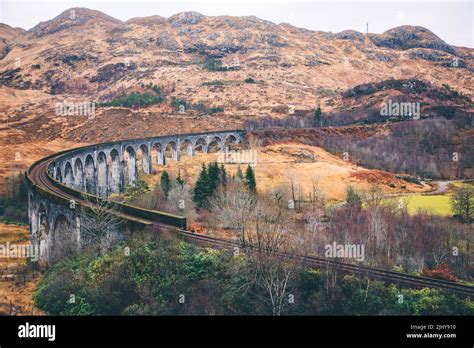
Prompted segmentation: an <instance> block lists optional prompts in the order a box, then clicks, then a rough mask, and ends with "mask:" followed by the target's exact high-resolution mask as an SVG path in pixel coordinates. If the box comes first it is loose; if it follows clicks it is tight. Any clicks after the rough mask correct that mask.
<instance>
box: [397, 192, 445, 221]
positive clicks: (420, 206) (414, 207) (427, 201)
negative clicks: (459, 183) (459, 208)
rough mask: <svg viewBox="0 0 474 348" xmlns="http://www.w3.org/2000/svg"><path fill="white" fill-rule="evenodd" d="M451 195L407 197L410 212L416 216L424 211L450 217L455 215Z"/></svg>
mask: <svg viewBox="0 0 474 348" xmlns="http://www.w3.org/2000/svg"><path fill="white" fill-rule="evenodd" d="M450 198H451V195H433V196H424V195H410V196H409V197H405V199H407V202H408V212H409V213H410V214H416V213H417V212H418V211H420V210H423V211H427V212H429V213H432V214H435V215H442V216H450V215H453V212H452V209H451V205H450V202H449V201H450Z"/></svg>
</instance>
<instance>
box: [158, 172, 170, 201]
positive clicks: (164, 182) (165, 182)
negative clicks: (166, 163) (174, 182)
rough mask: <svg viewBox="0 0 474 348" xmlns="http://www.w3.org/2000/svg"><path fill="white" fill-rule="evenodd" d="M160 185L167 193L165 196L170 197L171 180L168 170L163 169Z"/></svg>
mask: <svg viewBox="0 0 474 348" xmlns="http://www.w3.org/2000/svg"><path fill="white" fill-rule="evenodd" d="M160 185H161V189H162V190H163V192H164V194H165V197H168V193H169V192H170V190H171V180H170V176H169V174H168V172H167V171H166V170H163V173H161V177H160Z"/></svg>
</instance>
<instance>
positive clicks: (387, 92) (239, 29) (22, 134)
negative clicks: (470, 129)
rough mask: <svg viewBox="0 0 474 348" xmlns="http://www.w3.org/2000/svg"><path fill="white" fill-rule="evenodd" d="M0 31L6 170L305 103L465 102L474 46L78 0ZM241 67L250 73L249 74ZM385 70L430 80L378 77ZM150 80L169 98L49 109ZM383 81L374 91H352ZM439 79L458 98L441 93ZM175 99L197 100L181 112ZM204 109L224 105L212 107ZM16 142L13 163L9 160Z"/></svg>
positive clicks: (237, 122)
mask: <svg viewBox="0 0 474 348" xmlns="http://www.w3.org/2000/svg"><path fill="white" fill-rule="evenodd" d="M0 40H3V41H2V42H4V43H3V45H6V46H5V47H7V46H8V48H7V49H6V50H5V49H4V52H6V54H5V55H4V56H3V57H1V56H0V118H1V121H2V125H3V126H2V127H1V130H0V131H1V133H2V137H1V139H2V140H1V144H0V145H1V146H2V152H1V158H0V162H1V163H2V164H1V168H0V170H1V174H2V175H5V173H9V172H11V171H12V170H13V169H14V168H16V167H21V168H26V166H27V165H28V164H30V163H31V162H32V161H33V160H36V159H38V158H39V157H41V156H43V155H45V154H47V153H50V152H52V151H56V150H57V149H61V148H69V147H73V146H79V145H82V144H87V143H94V142H101V141H106V140H112V139H119V138H132V137H141V136H145V135H158V134H165V133H172V132H189V131H200V130H205V129H224V128H238V127H241V126H242V124H243V123H244V122H245V121H246V120H248V119H253V118H259V117H263V116H272V117H277V118H278V117H284V116H286V115H288V113H289V111H290V110H295V114H296V115H297V114H298V113H300V112H304V113H309V112H311V111H312V110H314V108H315V107H316V106H317V105H320V106H321V108H322V110H323V114H326V115H327V114H330V113H334V114H336V113H338V112H341V111H343V112H349V113H354V114H361V115H362V114H365V113H367V110H368V109H374V108H375V109H376V108H377V107H379V105H380V103H381V102H383V101H384V100H386V99H387V98H389V97H394V98H395V97H397V98H399V97H403V98H408V99H409V100H412V101H420V102H422V103H423V108H424V109H426V110H429V107H430V106H431V105H445V106H446V105H447V106H449V107H453V106H455V107H459V108H463V109H465V110H470V108H471V107H472V103H471V102H470V101H469V98H472V97H473V90H472V75H473V71H474V70H473V69H474V64H473V57H474V51H473V49H470V48H463V47H454V46H451V45H449V43H446V42H444V41H442V40H441V39H440V38H438V37H437V36H436V35H435V34H434V33H432V32H430V31H429V30H428V29H426V28H422V27H414V26H403V27H398V28H394V29H391V30H388V31H387V32H385V33H383V34H380V35H378V34H369V35H365V34H362V33H359V32H356V31H353V30H347V31H343V32H341V33H328V32H321V31H311V30H307V29H304V28H297V27H294V26H292V25H289V24H285V23H283V24H275V23H272V22H269V21H265V20H261V19H259V18H256V17H232V16H218V17H209V16H203V15H201V14H199V13H195V12H185V13H179V14H176V15H173V16H171V17H170V18H164V17H161V16H158V15H155V16H150V17H146V18H133V19H130V20H128V21H126V22H122V21H120V20H117V19H114V18H112V17H110V16H108V15H106V14H104V13H101V12H98V11H94V10H89V9H85V8H73V9H70V10H67V11H65V12H63V13H62V14H60V15H59V16H57V17H55V18H53V19H52V20H50V21H46V22H42V23H40V24H38V25H37V26H35V27H34V28H32V29H30V30H28V31H26V32H24V31H22V30H19V29H13V28H10V27H8V26H5V25H3V26H0ZM0 50H1V48H0ZM210 59H211V61H210ZM206 60H207V64H206ZM219 64H221V65H219ZM248 77H251V78H252V79H253V80H254V82H255V83H245V81H244V80H245V79H246V78H248ZM392 79H395V80H404V81H408V82H409V84H410V83H411V81H419V83H421V84H424V85H426V86H427V88H426V90H424V91H422V92H419V91H417V90H415V91H412V90H406V89H403V88H402V89H400V88H398V89H397V88H396V87H393V86H391V85H390V84H389V85H390V86H391V87H390V86H389V87H388V88H386V87H384V86H385V85H386V83H385V82H384V81H387V80H392ZM415 83H418V82H415ZM148 84H153V85H156V86H159V87H161V91H162V94H163V96H164V97H166V102H165V103H163V104H160V105H152V106H149V107H146V108H140V109H127V108H116V107H115V108H111V107H100V108H98V109H97V112H96V117H95V118H94V119H87V117H84V116H60V115H56V114H55V106H56V103H62V102H64V101H69V102H85V101H97V102H105V101H110V100H112V99H113V98H115V97H117V96H122V95H126V94H129V93H130V92H132V91H138V92H143V91H144V89H143V86H144V85H148ZM380 84H382V85H383V86H382V88H379V89H376V90H374V91H371V93H369V94H364V93H362V94H359V93H355V94H353V95H351V94H350V91H354V88H356V89H355V90H357V91H358V89H357V88H358V87H357V86H360V85H377V86H379V87H380ZM443 85H449V88H450V90H454V91H456V92H455V93H460V95H461V97H458V95H448V96H447V97H446V93H447V92H446V91H447V89H446V88H445V87H443ZM359 89H360V88H359ZM448 94H449V93H448ZM173 97H175V98H177V99H178V100H181V101H185V102H186V103H188V104H193V105H201V106H203V107H201V108H200V109H199V108H197V107H195V108H194V109H189V108H188V109H187V110H186V111H185V113H184V114H179V113H178V112H177V111H176V109H175V108H174V107H172V106H171V101H172V98H173ZM211 107H215V108H222V109H223V112H219V111H220V110H221V109H217V111H218V112H217V113H214V114H212V115H209V113H208V112H207V111H205V109H206V108H211ZM203 110H204V111H203ZM16 151H19V152H21V154H22V159H23V160H22V161H20V163H16V162H12V161H11V159H12V158H14V153H15V152H16ZM12 168H13V169H12Z"/></svg>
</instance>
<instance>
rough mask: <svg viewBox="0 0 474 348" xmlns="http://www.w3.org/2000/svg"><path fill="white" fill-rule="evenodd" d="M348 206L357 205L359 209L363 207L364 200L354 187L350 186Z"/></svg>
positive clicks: (348, 189)
mask: <svg viewBox="0 0 474 348" xmlns="http://www.w3.org/2000/svg"><path fill="white" fill-rule="evenodd" d="M346 205H348V206H351V205H356V206H358V207H360V206H361V205H362V199H361V198H360V196H359V194H358V193H357V192H356V191H355V190H354V188H353V187H352V186H349V187H348V188H347V191H346Z"/></svg>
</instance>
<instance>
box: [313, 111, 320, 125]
mask: <svg viewBox="0 0 474 348" xmlns="http://www.w3.org/2000/svg"><path fill="white" fill-rule="evenodd" d="M320 126H321V108H320V107H319V106H318V107H317V108H316V110H314V114H313V127H320Z"/></svg>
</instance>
